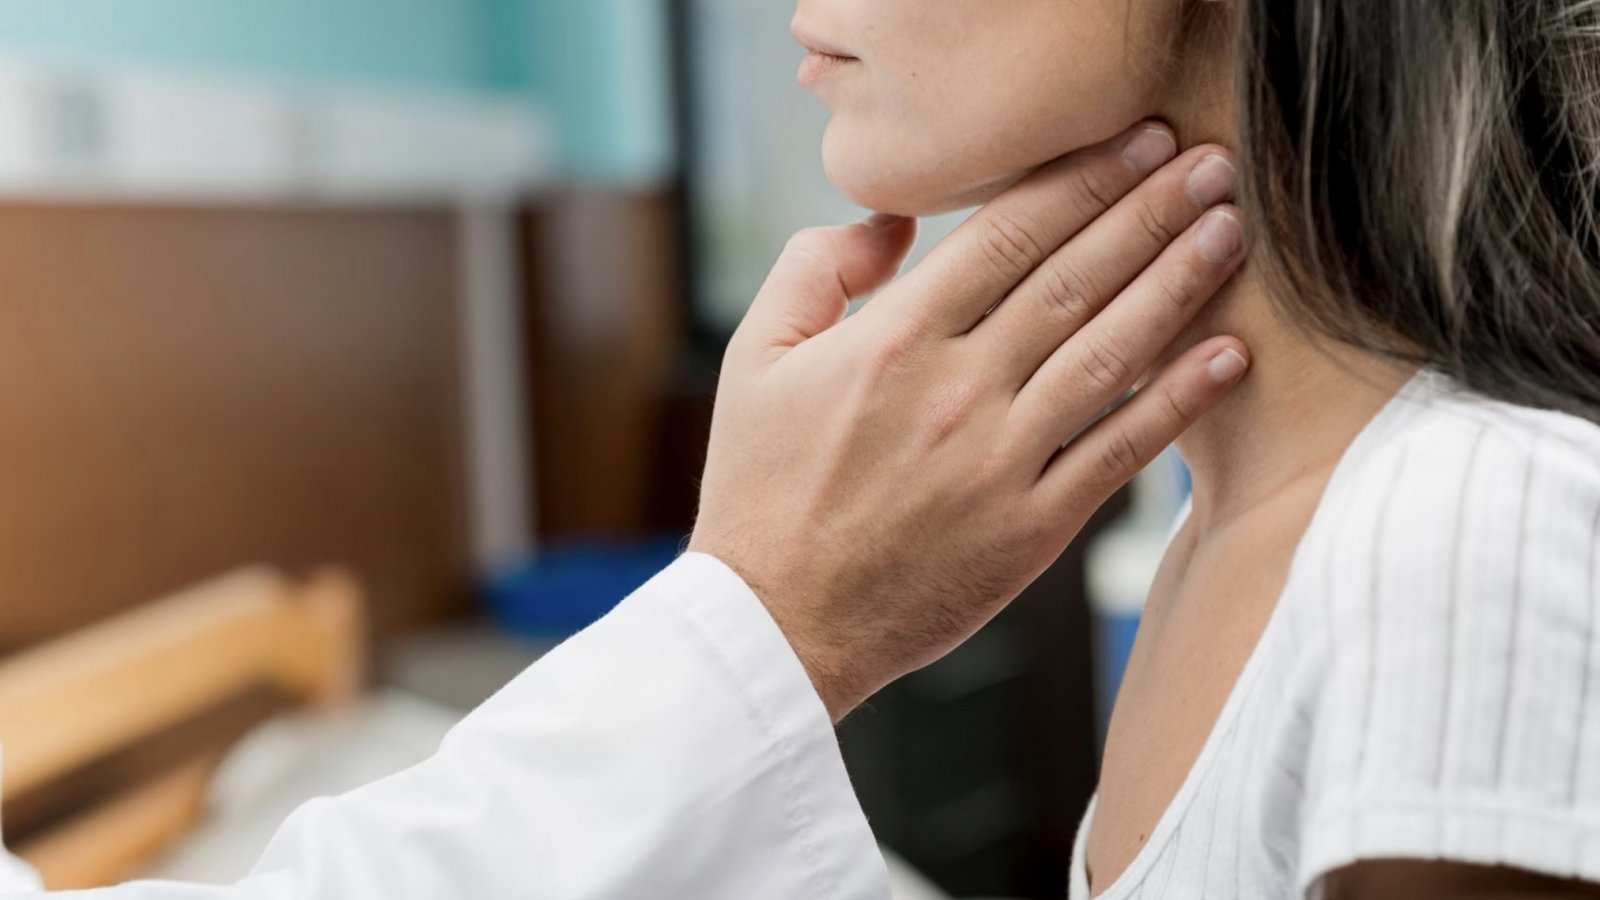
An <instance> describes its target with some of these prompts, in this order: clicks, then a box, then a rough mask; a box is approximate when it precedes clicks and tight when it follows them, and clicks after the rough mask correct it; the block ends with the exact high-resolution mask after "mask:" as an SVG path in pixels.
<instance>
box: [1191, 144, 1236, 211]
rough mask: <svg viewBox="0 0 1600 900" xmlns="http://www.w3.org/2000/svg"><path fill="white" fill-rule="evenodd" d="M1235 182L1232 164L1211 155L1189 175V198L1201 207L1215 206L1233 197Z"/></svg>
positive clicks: (1201, 161)
mask: <svg viewBox="0 0 1600 900" xmlns="http://www.w3.org/2000/svg"><path fill="white" fill-rule="evenodd" d="M1237 182H1238V174H1237V173H1235V172H1234V170H1233V164H1232V163H1230V162H1228V161H1227V160H1226V159H1223V158H1222V157H1220V156H1218V155H1216V154H1215V153H1213V154H1211V155H1210V156H1208V157H1206V158H1205V159H1202V160H1200V164H1199V165H1197V166H1195V167H1194V171H1192V172H1190V173H1189V182H1188V188H1189V196H1190V197H1193V198H1194V201H1195V202H1196V203H1198V204H1200V205H1201V206H1206V207H1210V206H1215V205H1217V204H1218V203H1221V202H1222V201H1224V200H1226V199H1228V198H1229V197H1232V196H1233V190H1234V186H1235V184H1236V183H1237Z"/></svg>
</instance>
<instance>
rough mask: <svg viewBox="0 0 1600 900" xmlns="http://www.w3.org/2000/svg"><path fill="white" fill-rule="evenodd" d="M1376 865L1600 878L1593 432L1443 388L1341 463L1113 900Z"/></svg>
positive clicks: (1198, 892) (1190, 894)
mask: <svg viewBox="0 0 1600 900" xmlns="http://www.w3.org/2000/svg"><path fill="white" fill-rule="evenodd" d="M1093 814H1094V810H1093V805H1092V804H1091V806H1090V810H1089V813H1088V816H1086V817H1085V823H1084V826H1085V827H1083V828H1081V829H1080V833H1079V836H1078V846H1077V848H1075V851H1074V854H1073V871H1072V896H1073V898H1074V900H1084V898H1087V897H1088V886H1087V883H1086V878H1085V869H1084V861H1083V843H1084V836H1085V835H1086V834H1087V831H1088V829H1087V824H1088V821H1089V818H1090V817H1092V816H1093ZM1380 857H1390V858H1392V857H1405V858H1421V859H1449V860H1456V861H1461V862H1470V863H1480V864H1503V865H1508V866H1513V867H1518V868H1523V869H1528V870H1532V871H1536V872H1541V873H1545V874H1549V875H1554V876H1558V877H1578V878H1584V879H1588V880H1592V881H1597V882H1600V427H1597V426H1596V425H1594V424H1591V423H1588V422H1585V421H1583V420H1580V419H1577V418H1575V417H1571V416H1564V415H1561V414H1557V413H1551V412H1543V411H1535V410H1529V409H1524V408H1521V407H1517V406H1512V405H1509V404H1504V403H1499V402H1494V401H1490V400H1487V399H1484V398H1482V397H1478V396H1474V395H1471V394H1468V393H1466V392H1465V391H1462V390H1461V389H1459V388H1458V387H1457V386H1456V385H1455V384H1454V383H1453V382H1452V381H1451V380H1449V379H1448V378H1447V377H1445V376H1444V375H1442V374H1439V373H1437V372H1434V371H1432V370H1424V371H1423V372H1422V373H1421V374H1419V375H1418V376H1417V377H1416V378H1415V379H1414V380H1413V381H1411V382H1410V383H1409V384H1408V385H1407V386H1406V387H1405V388H1404V389H1403V390H1402V391H1401V392H1400V393H1399V394H1398V395H1397V396H1396V397H1395V399H1394V400H1393V401H1391V402H1390V403H1389V404H1388V405H1387V406H1386V407H1385V408H1384V409H1383V411H1382V412H1381V413H1379V415H1378V416H1377V417H1376V418H1374V419H1373V421H1372V422H1371V423H1370V424H1369V425H1368V426H1367V427H1366V428H1365V429H1364V430H1363V431H1362V433H1361V434H1360V436H1359V437H1358V438H1357V439H1356V441H1355V442H1354V444H1352V446H1351V447H1350V449H1349V450H1348V451H1347V452H1346V454H1345V456H1344V458H1343V459H1342V460H1341V462H1340V463H1339V466H1338V468H1337V469H1336V471H1335V473H1334V475H1333V478H1332V479H1331V481H1330V482H1329V485H1328V489H1327V492H1326V494H1325V496H1324V497H1323V500H1322V502H1321V504H1320V505H1319V507H1318V509H1317V511H1316V514H1315V515H1314V517H1313V518H1312V522H1311V525H1310V527H1309V529H1308V530H1307V532H1306V534H1305V536H1304V538H1303V539H1302V540H1301V543H1300V546H1299V548H1298V549H1297V550H1296V552H1295V556H1294V560H1293V562H1292V564H1291V567H1290V572H1289V578H1288V582H1287V583H1286V585H1285V588H1284V592H1283V595H1282V597H1281V598H1280V599H1279V602H1278V605H1277V607H1276V608H1275V610H1274V612H1273V614H1272V618H1271V620H1270V621H1269V623H1268V625H1267V628H1266V631H1265V632H1264V633H1263V635H1262V638H1261V641H1260V643H1259V645H1258V646H1257V647H1256V649H1255V651H1254V653H1253V654H1252V656H1251V658H1250V660H1249V662H1248V663H1247V664H1246V666H1245V669H1244V671H1243V673H1242V674H1241V676H1240V678H1239V681H1238V683H1237V684H1236V685H1235V687H1234V689H1233V693H1232V695H1231V696H1230V697H1229V698H1228V701H1227V703H1226V705H1225V707H1224V709H1223V712H1222V714H1221V716H1220V718H1219V719H1218V721H1217V723H1216V725H1215V728H1214V730H1213V732H1212V734H1211V736H1210V737H1209V739H1208V741H1207V743H1206V745H1205V747H1204V749H1203V750H1202V752H1201V754H1200V757H1199V759H1198V760H1197V762H1196V764H1195V767H1194V769H1193V770H1192V771H1191V772H1190V774H1189V776H1188V778H1187V780H1186V781H1185V782H1184V784H1183V786H1182V787H1181V788H1180V790H1179V791H1178V794H1177V796H1176V797H1175V798H1174V800H1173V802H1172V804H1171V806H1170V807H1169V808H1168V809H1167V811H1166V813H1165V814H1164V815H1163V817H1162V818H1161V820H1160V822H1159V824H1158V825H1157V827H1156V829H1155V830H1154V832H1153V833H1152V834H1151V837H1150V841H1149V843H1148V844H1146V845H1145V847H1144V848H1143V849H1142V851H1141V852H1140V854H1139V855H1138V857H1137V858H1136V859H1135V860H1134V862H1133V864H1132V865H1131V866H1130V867H1129V869H1128V870H1127V872H1126V873H1124V874H1123V876H1122V877H1121V878H1119V879H1118V880H1117V881H1116V882H1115V883H1114V884H1112V885H1110V886H1109V888H1106V887H1105V886H1101V887H1102V888H1103V890H1102V893H1101V894H1100V895H1099V896H1101V897H1103V898H1106V900H1134V898H1139V900H1155V898H1163V900H1167V898H1204V897H1211V898H1217V900H1223V898H1227V900H1232V898H1240V897H1263V898H1267V897H1271V898H1288V897H1298V896H1306V897H1317V896H1319V895H1320V879H1321V878H1322V876H1324V875H1326V874H1328V873H1329V872H1331V871H1334V870H1336V869H1338V868H1341V867H1343V866H1345V865H1348V864H1350V863H1352V862H1354V861H1357V860H1361V859H1371V858H1380Z"/></svg>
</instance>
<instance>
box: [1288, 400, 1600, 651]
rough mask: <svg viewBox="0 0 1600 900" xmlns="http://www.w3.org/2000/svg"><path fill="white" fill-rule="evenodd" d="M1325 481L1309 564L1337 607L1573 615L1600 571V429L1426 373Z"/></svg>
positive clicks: (1358, 611) (1307, 552)
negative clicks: (1529, 607) (1561, 610)
mask: <svg viewBox="0 0 1600 900" xmlns="http://www.w3.org/2000/svg"><path fill="white" fill-rule="evenodd" d="M1361 442H1365V446H1359V447H1355V448H1352V452H1355V451H1357V450H1359V451H1360V452H1359V458H1358V459H1353V460H1349V462H1350V465H1349V466H1348V467H1346V466H1341V471H1340V472H1339V473H1337V474H1336V475H1335V477H1334V480H1333V482H1332V483H1330V485H1329V487H1328V492H1327V494H1326V495H1325V497H1324V499H1323V502H1322V504H1321V506H1320V507H1319V509H1318V511H1317V515H1316V518H1315V519H1314V521H1313V525H1312V529H1311V531H1310V532H1309V533H1308V535H1307V540H1306V545H1307V546H1305V547H1304V548H1303V551H1304V553H1303V554H1302V555H1303V556H1305V557H1307V559H1306V560H1304V565H1303V568H1306V569H1309V570H1310V571H1307V572H1304V573H1301V577H1302V579H1304V580H1305V581H1307V582H1316V583H1317V584H1318V587H1319V588H1320V590H1319V593H1321V594H1322V595H1323V596H1324V597H1325V598H1326V600H1327V602H1329V604H1330V605H1331V606H1332V607H1333V608H1334V610H1335V611H1336V612H1342V613H1343V614H1344V615H1346V616H1349V617H1366V616H1368V614H1369V613H1368V611H1369V608H1370V606H1371V605H1372V604H1373V603H1374V602H1381V603H1383V604H1384V606H1385V608H1386V609H1388V610H1391V611H1394V612H1395V613H1396V614H1397V618H1398V620H1399V622H1400V623H1401V624H1400V625H1399V626H1397V627H1411V626H1415V625H1417V624H1419V623H1418V622H1415V621H1408V620H1407V615H1406V614H1407V613H1414V614H1416V615H1419V616H1424V615H1431V614H1438V613H1448V614H1450V615H1461V614H1463V610H1465V611H1467V613H1470V611H1471V610H1472V609H1473V608H1475V607H1484V608H1487V609H1489V610H1492V611H1493V612H1494V613H1495V614H1499V613H1500V612H1501V611H1502V610H1503V609H1504V608H1505V607H1506V606H1507V605H1508V604H1509V603H1510V602H1511V601H1512V600H1513V598H1514V599H1515V600H1516V602H1525V603H1528V604H1544V605H1547V606H1548V605H1560V606H1563V607H1566V608H1568V610H1569V611H1576V610H1577V608H1578V607H1579V606H1580V605H1592V604H1593V603H1595V602H1596V598H1595V597H1594V593H1595V591H1596V590H1600V588H1597V586H1596V584H1595V581H1596V579H1597V578H1600V571H1596V570H1597V568H1600V425H1597V424H1595V423H1593V422H1589V421H1587V420H1584V419H1580V418H1578V417H1576V416H1572V415H1567V414H1564V413H1559V412H1551V411H1546V410H1536V409H1529V408H1526V407H1520V406H1516V405H1514V404H1510V403H1504V402H1500V401H1496V400H1492V399H1489V398H1486V397H1482V396H1479V395H1476V394H1473V393H1471V392H1469V391H1466V390H1464V389H1462V388H1460V387H1459V386H1457V385H1456V384H1455V383H1454V382H1452V381H1450V380H1449V379H1447V378H1445V377H1444V376H1442V375H1439V374H1437V373H1434V372H1431V371H1430V372H1424V373H1423V374H1422V375H1420V376H1418V379H1417V380H1415V381H1413V382H1412V383H1411V384H1410V385H1408V386H1407V387H1406V389H1405V390H1403V391H1402V392H1401V394H1400V395H1399V396H1397V397H1396V398H1395V400H1394V401H1393V402H1392V403H1391V404H1390V406H1389V407H1387V408H1386V409H1385V410H1384V411H1383V413H1381V414H1380V419H1379V420H1375V422H1374V424H1373V425H1372V426H1370V427H1369V433H1363V435H1362V437H1361V438H1359V439H1358V444H1360V443H1361Z"/></svg>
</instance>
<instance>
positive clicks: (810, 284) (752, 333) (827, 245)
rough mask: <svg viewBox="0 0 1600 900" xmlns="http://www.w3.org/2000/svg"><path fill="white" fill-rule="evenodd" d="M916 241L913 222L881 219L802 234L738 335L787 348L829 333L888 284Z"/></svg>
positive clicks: (782, 258) (780, 259) (875, 217)
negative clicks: (856, 304)
mask: <svg viewBox="0 0 1600 900" xmlns="http://www.w3.org/2000/svg"><path fill="white" fill-rule="evenodd" d="M916 236H917V220H916V219H908V218H905V217H902V216H891V215H886V214H883V213H878V214H876V215H873V216H872V217H871V218H869V219H867V220H866V221H863V222H857V223H855V224H854V225H842V226H839V227H836V228H808V229H806V230H805V231H801V232H799V233H798V234H796V235H795V236H794V237H792V238H790V239H789V244H788V246H786V247H784V249H783V253H782V255H780V256H779V257H778V261H777V263H776V264H774V265H773V267H772V273H771V274H770V275H768V276H767V282H766V284H764V285H763V286H762V288H761V292H760V293H759V294H757V295H756V299H755V302H754V303H752V304H751V305H750V311H749V313H747V314H746V315H745V319H744V323H743V324H742V325H741V326H740V330H741V331H746V332H747V333H748V334H747V336H748V337H749V338H750V339H752V340H754V341H756V342H758V343H759V344H760V345H762V346H765V347H785V348H787V347H793V346H796V345H797V344H799V343H800V342H801V341H804V340H806V339H807V338H810V337H814V336H816V335H818V334H821V333H822V332H824V331H827V330H828V329H829V328H832V327H833V326H834V325H837V324H838V323H839V320H841V319H843V318H844V314H845V310H846V308H847V307H848V306H849V303H850V301H851V300H854V299H856V298H858V297H863V296H866V295H867V294H870V293H872V292H873V291H875V290H877V289H878V288H880V287H883V286H884V285H885V284H887V283H888V282H889V280H890V279H891V278H893V277H894V276H895V274H896V273H898V272H899V271H900V266H901V264H902V263H904V262H905V259H906V255H907V254H908V253H910V252H911V245H912V243H913V242H914V241H915V240H916Z"/></svg>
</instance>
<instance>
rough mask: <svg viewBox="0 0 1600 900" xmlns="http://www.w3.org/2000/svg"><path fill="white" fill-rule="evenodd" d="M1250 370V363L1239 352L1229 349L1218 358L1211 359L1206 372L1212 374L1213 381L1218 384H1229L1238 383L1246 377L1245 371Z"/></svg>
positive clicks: (1218, 355)
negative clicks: (1242, 377)
mask: <svg viewBox="0 0 1600 900" xmlns="http://www.w3.org/2000/svg"><path fill="white" fill-rule="evenodd" d="M1248 368H1250V363H1248V362H1246V361H1245V358H1244V357H1243V356H1240V355H1239V351H1237V350H1235V349H1233V348H1232V347H1228V348H1226V349H1224V350H1223V351H1222V352H1221V353H1218V354H1217V355H1216V356H1213V357H1211V362H1210V363H1209V364H1208V365H1207V366H1206V370H1207V371H1208V372H1209V373H1210V374H1211V380H1212V381H1215V382H1216V383H1217V384H1228V383H1230V382H1234V381H1238V380H1239V378H1240V377H1241V376H1243V375H1244V370H1245V369H1248Z"/></svg>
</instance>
